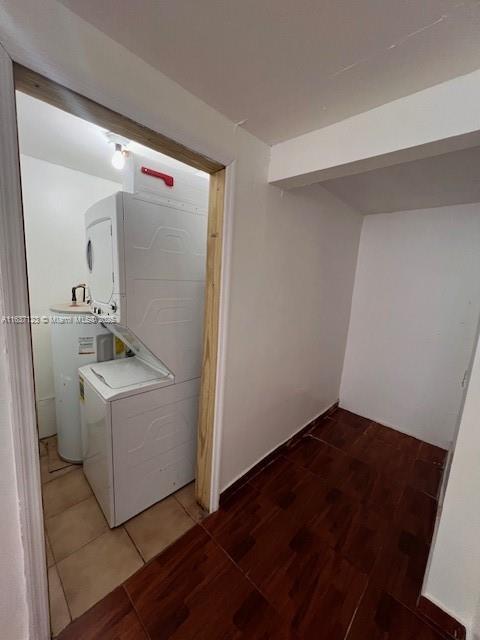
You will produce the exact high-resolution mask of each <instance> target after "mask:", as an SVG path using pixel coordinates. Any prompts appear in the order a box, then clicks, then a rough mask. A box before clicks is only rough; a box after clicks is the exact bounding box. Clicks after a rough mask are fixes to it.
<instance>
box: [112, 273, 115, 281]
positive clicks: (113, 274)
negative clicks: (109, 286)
mask: <svg viewBox="0 0 480 640" xmlns="http://www.w3.org/2000/svg"><path fill="white" fill-rule="evenodd" d="M112 282H115V273H114V272H113V271H112Z"/></svg>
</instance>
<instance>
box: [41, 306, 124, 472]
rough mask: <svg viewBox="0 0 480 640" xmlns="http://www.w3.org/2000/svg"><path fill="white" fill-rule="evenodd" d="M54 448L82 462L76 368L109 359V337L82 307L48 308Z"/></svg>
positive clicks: (70, 459) (65, 456)
mask: <svg viewBox="0 0 480 640" xmlns="http://www.w3.org/2000/svg"><path fill="white" fill-rule="evenodd" d="M50 311H52V321H51V324H50V337H51V343H52V359H53V376H54V383H55V414H56V422H57V446H58V453H59V455H60V457H61V458H63V459H64V460H66V461H67V462H74V463H79V462H81V461H82V442H81V427H80V403H79V401H78V374H77V371H78V368H79V367H81V366H83V365H85V364H88V363H90V362H96V361H102V360H111V359H112V358H113V336H112V334H111V332H110V331H108V330H107V329H105V328H104V327H103V326H102V325H101V324H99V322H98V319H97V318H96V317H95V316H94V315H93V314H91V313H90V309H89V307H88V305H86V304H77V305H75V306H74V305H72V304H69V303H67V304H58V305H55V306H53V307H50Z"/></svg>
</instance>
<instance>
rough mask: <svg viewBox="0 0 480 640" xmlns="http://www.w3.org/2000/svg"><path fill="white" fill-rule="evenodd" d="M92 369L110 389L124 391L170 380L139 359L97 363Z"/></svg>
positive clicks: (91, 366)
mask: <svg viewBox="0 0 480 640" xmlns="http://www.w3.org/2000/svg"><path fill="white" fill-rule="evenodd" d="M90 369H91V370H92V371H93V373H94V374H95V375H96V376H97V378H99V379H100V380H101V381H102V382H103V383H104V384H105V385H107V387H110V389H123V388H125V387H132V386H135V385H143V384H145V383H146V382H153V381H155V380H164V379H166V378H168V376H166V375H162V374H161V373H159V372H158V371H155V369H152V368H151V367H149V366H148V365H147V364H145V363H144V362H142V361H141V360H139V359H138V358H122V359H121V360H109V361H107V362H96V363H94V364H92V365H90Z"/></svg>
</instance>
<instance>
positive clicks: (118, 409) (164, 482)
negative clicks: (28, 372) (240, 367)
mask: <svg viewBox="0 0 480 640" xmlns="http://www.w3.org/2000/svg"><path fill="white" fill-rule="evenodd" d="M79 376H80V406H81V414H82V433H83V446H84V451H83V470H84V473H85V475H86V476H87V478H88V481H89V483H90V485H91V487H92V489H93V492H94V493H95V496H96V497H97V500H98V502H99V504H100V506H101V508H102V510H103V512H104V514H105V517H106V519H107V521H108V524H109V526H110V527H116V526H118V525H119V524H122V522H125V521H126V520H128V519H129V518H131V517H133V516H134V515H136V514H137V513H139V512H140V511H143V510H144V509H146V508H147V507H149V506H150V505H152V504H154V503H155V502H158V500H161V499H162V498H164V497H166V496H168V495H169V494H170V493H173V492H174V491H176V490H177V489H179V488H180V487H182V486H184V485H185V484H187V483H189V482H191V481H192V480H193V479H194V477H195V461H196V425H197V413H198V409H197V406H198V386H199V380H198V378H196V379H193V380H189V381H186V382H182V383H180V384H172V381H171V378H170V377H169V376H168V375H165V374H162V373H161V372H160V371H158V370H155V369H153V368H151V367H150V366H149V365H147V364H146V363H144V362H142V361H141V360H140V359H139V358H136V357H133V358H124V359H122V360H114V361H111V362H102V363H98V364H91V365H88V366H85V367H82V368H81V369H80V370H79Z"/></svg>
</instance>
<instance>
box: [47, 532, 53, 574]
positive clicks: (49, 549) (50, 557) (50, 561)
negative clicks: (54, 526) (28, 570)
mask: <svg viewBox="0 0 480 640" xmlns="http://www.w3.org/2000/svg"><path fill="white" fill-rule="evenodd" d="M45 553H46V554H47V567H51V566H52V565H54V564H55V558H54V557H53V553H52V547H51V546H50V541H49V540H48V536H47V533H46V532H45Z"/></svg>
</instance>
